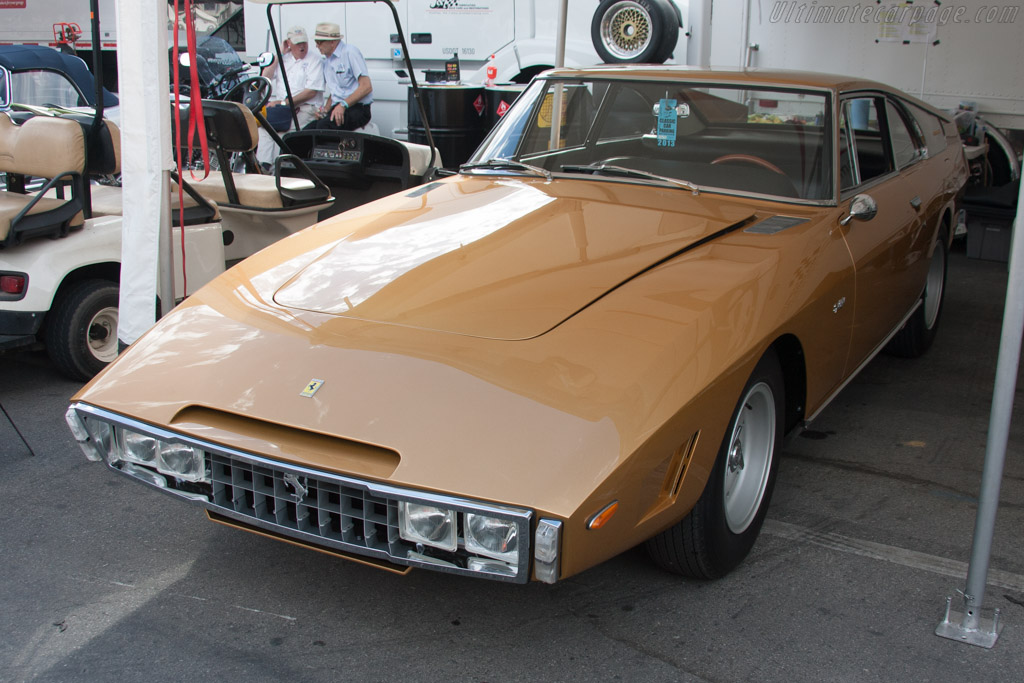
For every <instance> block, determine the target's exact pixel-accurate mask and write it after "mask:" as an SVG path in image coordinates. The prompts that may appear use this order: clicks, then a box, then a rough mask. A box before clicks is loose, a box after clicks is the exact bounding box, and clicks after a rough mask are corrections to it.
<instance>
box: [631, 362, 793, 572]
mask: <svg viewBox="0 0 1024 683" xmlns="http://www.w3.org/2000/svg"><path fill="white" fill-rule="evenodd" d="M784 409H785V383H784V381H783V378H782V369H781V368H780V366H779V361H778V358H777V357H776V355H775V353H774V352H773V351H769V352H768V353H766V354H765V355H764V356H763V357H762V358H761V360H760V362H758V364H757V366H756V367H755V368H754V372H753V373H752V374H751V376H750V379H749V380H748V381H747V385H746V386H745V387H744V389H743V394H742V397H741V398H740V401H739V403H738V404H737V406H736V409H735V410H734V411H733V414H732V420H731V421H730V423H729V428H728V430H726V432H725V438H724V439H723V440H722V445H721V447H720V449H719V451H718V459H717V460H716V461H715V467H714V469H713V470H712V472H711V476H710V477H709V478H708V482H707V484H705V486H704V492H703V493H702V494H701V496H700V498H699V499H698V500H697V504H696V505H694V507H693V510H691V511H690V514H688V515H687V516H686V517H685V518H683V520H682V521H680V522H679V523H678V524H676V525H675V526H673V527H671V528H669V529H667V530H665V531H663V532H661V533H660V534H658V535H657V536H655V537H654V538H652V539H650V540H649V541H647V550H648V552H649V554H650V555H651V557H652V559H654V561H655V562H656V563H657V564H658V565H660V566H661V567H662V568H664V569H667V570H669V571H672V572H675V573H677V574H683V575H684V576H689V577H692V578H695V579H715V578H718V577H720V576H724V575H725V574H727V573H728V572H729V571H731V570H732V569H733V568H734V567H736V565H738V564H739V563H740V562H742V561H743V558H745V557H746V556H747V554H748V553H749V552H750V549H751V548H752V547H753V545H754V541H755V540H756V539H757V535H758V533H759V532H760V531H761V525H762V524H763V523H764V518H765V514H767V511H768V503H769V501H770V500H771V496H772V489H773V487H774V486H775V473H776V471H777V470H778V456H779V454H780V453H781V452H782V431H783V415H784V414H785V413H784Z"/></svg>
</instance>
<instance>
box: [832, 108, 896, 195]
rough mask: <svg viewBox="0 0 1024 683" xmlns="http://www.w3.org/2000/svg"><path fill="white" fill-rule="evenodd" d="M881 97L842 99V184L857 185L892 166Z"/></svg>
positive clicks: (840, 140) (843, 186)
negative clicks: (884, 129)
mask: <svg viewBox="0 0 1024 683" xmlns="http://www.w3.org/2000/svg"><path fill="white" fill-rule="evenodd" d="M881 102H882V100H881V98H878V97H853V98H849V99H846V100H843V102H842V107H841V110H840V117H839V126H840V128H839V186H840V189H844V190H845V189H848V188H851V187H856V186H857V185H861V184H863V183H866V182H868V181H869V180H871V179H872V178H877V177H879V176H882V175H885V174H886V173H889V172H890V171H892V170H893V165H892V160H891V158H890V156H889V154H888V152H887V150H886V145H885V141H884V140H883V138H882V129H881V121H882V118H881V117H880V116H879V109H880V104H881Z"/></svg>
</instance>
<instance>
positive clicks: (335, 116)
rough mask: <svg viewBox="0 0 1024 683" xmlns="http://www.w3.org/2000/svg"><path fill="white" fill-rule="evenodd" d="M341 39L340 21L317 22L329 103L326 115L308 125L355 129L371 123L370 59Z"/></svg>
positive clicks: (318, 40)
mask: <svg viewBox="0 0 1024 683" xmlns="http://www.w3.org/2000/svg"><path fill="white" fill-rule="evenodd" d="M341 38H342V36H341V28H340V27H339V26H338V25H337V24H335V23H332V22H329V21H323V22H320V23H319V24H317V25H316V33H314V34H313V40H314V41H315V42H316V46H317V48H318V49H319V50H320V52H321V53H322V54H323V55H324V79H325V80H326V85H327V89H326V91H325V92H326V94H327V104H326V106H325V107H324V116H323V118H321V119H319V120H317V121H314V122H313V123H311V124H309V126H307V128H320V129H327V130H355V129H357V128H362V127H363V126H365V125H366V124H367V123H369V122H370V104H371V103H373V84H372V83H370V73H369V71H368V70H367V68H366V60H365V59H363V54H362V53H361V52H360V51H359V48H357V47H356V46H355V45H351V44H350V43H346V42H343V41H342V40H341Z"/></svg>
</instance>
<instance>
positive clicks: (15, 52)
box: [0, 45, 118, 107]
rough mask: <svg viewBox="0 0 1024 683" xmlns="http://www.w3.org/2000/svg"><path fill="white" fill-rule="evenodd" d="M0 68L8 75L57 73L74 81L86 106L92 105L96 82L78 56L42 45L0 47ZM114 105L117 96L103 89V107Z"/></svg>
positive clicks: (115, 104)
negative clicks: (8, 73)
mask: <svg viewBox="0 0 1024 683" xmlns="http://www.w3.org/2000/svg"><path fill="white" fill-rule="evenodd" d="M0 65H2V66H5V67H7V69H8V70H10V71H12V72H18V71H31V70H36V69H46V70H49V71H58V72H60V73H62V74H64V75H66V76H67V77H68V78H69V79H71V80H72V81H74V83H75V85H77V86H78V89H79V90H81V91H82V95H83V96H84V97H85V101H86V102H88V104H89V106H95V104H96V82H95V81H94V80H93V76H92V72H91V71H89V67H88V66H87V65H86V63H85V62H84V61H83V60H82V59H81V57H76V56H75V55H69V54H65V53H63V52H60V51H58V50H54V49H53V48H51V47H46V46H45V45H0ZM117 105H118V99H117V95H115V94H113V93H112V92H110V91H109V90H107V89H106V88H104V89H103V106H104V107H116V106H117Z"/></svg>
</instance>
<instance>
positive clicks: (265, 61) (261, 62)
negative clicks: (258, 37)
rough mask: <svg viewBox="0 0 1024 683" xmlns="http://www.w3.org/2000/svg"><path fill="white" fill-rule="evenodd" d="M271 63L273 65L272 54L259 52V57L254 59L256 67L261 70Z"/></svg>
mask: <svg viewBox="0 0 1024 683" xmlns="http://www.w3.org/2000/svg"><path fill="white" fill-rule="evenodd" d="M273 63H274V53H273V52H261V53H260V56H259V57H257V58H256V66H258V67H259V68H261V69H262V68H263V67H265V66H270V65H271V64H273Z"/></svg>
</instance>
